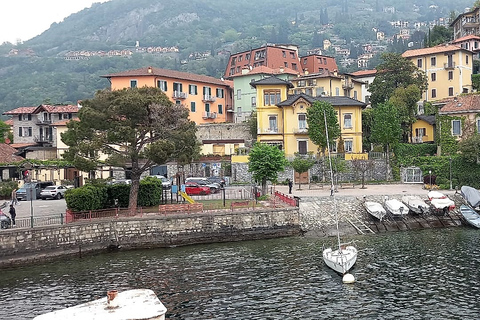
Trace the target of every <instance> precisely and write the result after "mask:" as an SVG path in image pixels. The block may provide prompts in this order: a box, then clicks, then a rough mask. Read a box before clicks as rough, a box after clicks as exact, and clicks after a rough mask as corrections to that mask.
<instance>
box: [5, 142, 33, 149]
mask: <svg viewBox="0 0 480 320" xmlns="http://www.w3.org/2000/svg"><path fill="white" fill-rule="evenodd" d="M10 146H11V147H12V148H24V147H29V146H37V144H36V143H33V142H32V143H12V144H10Z"/></svg>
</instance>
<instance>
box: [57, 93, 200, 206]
mask: <svg viewBox="0 0 480 320" xmlns="http://www.w3.org/2000/svg"><path fill="white" fill-rule="evenodd" d="M188 115H189V111H188V109H187V108H185V107H183V106H178V105H175V104H173V103H172V102H171V101H170V100H169V99H168V97H167V96H166V95H165V94H164V93H163V92H162V91H161V90H160V89H158V88H147V87H144V88H132V89H130V88H129V89H123V90H115V91H109V90H103V91H98V92H97V93H96V94H95V97H94V98H93V99H89V100H84V101H83V102H82V108H81V109H80V111H79V113H78V117H79V120H80V121H70V122H69V123H68V124H67V127H68V130H67V131H66V132H65V133H63V134H62V141H63V142H64V143H65V144H66V145H68V146H69V149H68V151H66V152H65V153H64V158H65V159H67V160H69V161H72V162H73V163H74V164H75V165H76V166H77V167H78V168H79V169H80V170H82V171H91V170H93V169H95V168H96V167H97V165H99V164H101V163H102V161H101V159H100V156H101V155H104V156H106V160H105V163H106V164H107V165H112V166H117V167H121V168H123V169H124V170H129V171H130V173H131V180H132V185H131V189H130V202H129V210H130V211H131V212H132V213H133V212H135V210H136V207H137V197H138V188H139V181H140V176H141V175H142V173H144V172H146V171H148V170H149V169H150V168H151V167H153V166H154V165H157V164H163V163H165V162H167V161H168V160H170V159H172V160H173V159H177V160H178V161H180V162H188V161H191V160H192V159H193V158H194V157H196V156H197V155H198V151H199V147H198V142H197V139H196V137H195V132H196V127H195V123H194V122H191V121H190V120H188Z"/></svg>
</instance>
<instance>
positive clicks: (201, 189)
mask: <svg viewBox="0 0 480 320" xmlns="http://www.w3.org/2000/svg"><path fill="white" fill-rule="evenodd" d="M185 192H186V193H187V194H188V195H189V196H192V195H198V194H200V195H207V194H210V187H207V186H202V185H199V184H198V183H196V182H187V183H185Z"/></svg>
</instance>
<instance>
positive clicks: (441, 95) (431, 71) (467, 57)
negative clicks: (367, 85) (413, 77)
mask: <svg viewBox="0 0 480 320" xmlns="http://www.w3.org/2000/svg"><path fill="white" fill-rule="evenodd" d="M402 56H403V57H405V58H407V59H409V60H410V61H412V62H413V63H414V64H415V65H416V66H417V68H418V69H420V70H423V71H424V72H425V74H426V76H427V78H428V89H427V91H426V92H424V93H423V99H422V100H425V101H435V100H441V99H445V98H448V97H454V96H458V95H459V94H461V93H469V92H472V80H471V77H472V73H473V53H472V52H471V51H469V50H466V49H463V48H461V47H459V46H455V45H450V44H446V45H439V46H436V47H431V48H423V49H415V50H408V51H405V52H404V53H403V54H402Z"/></svg>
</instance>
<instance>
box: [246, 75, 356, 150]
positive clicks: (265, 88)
mask: <svg viewBox="0 0 480 320" xmlns="http://www.w3.org/2000/svg"><path fill="white" fill-rule="evenodd" d="M251 85H252V86H254V87H255V88H256V89H257V125H258V136H257V141H259V142H263V143H268V144H273V145H278V146H279V147H280V148H281V149H283V150H285V154H286V156H287V157H290V156H293V155H294V154H295V153H299V154H307V153H308V152H314V153H316V152H317V146H316V145H314V144H313V142H312V141H310V139H309V136H308V125H307V108H308V107H309V106H311V105H312V104H313V103H314V102H316V101H325V102H328V103H330V104H332V106H333V107H334V109H335V111H336V112H337V114H338V119H339V121H338V122H339V125H340V128H341V136H342V139H343V142H344V150H345V153H346V154H348V155H349V156H346V159H349V158H351V156H352V155H354V154H360V153H362V109H363V108H365V106H366V105H365V103H363V102H360V101H357V100H354V99H352V98H349V97H345V96H335V97H328V96H325V97H321V96H320V97H312V96H310V95H307V94H304V93H300V94H294V95H289V96H287V91H288V89H292V88H293V84H292V83H291V82H289V81H285V80H282V79H279V78H277V77H275V76H273V77H269V78H265V79H262V80H258V81H254V82H252V83H251ZM337 144H338V141H337ZM337 149H338V145H334V147H333V149H332V150H331V151H332V152H337Z"/></svg>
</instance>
